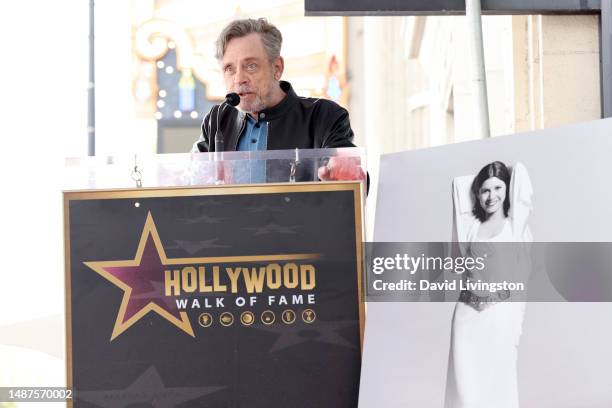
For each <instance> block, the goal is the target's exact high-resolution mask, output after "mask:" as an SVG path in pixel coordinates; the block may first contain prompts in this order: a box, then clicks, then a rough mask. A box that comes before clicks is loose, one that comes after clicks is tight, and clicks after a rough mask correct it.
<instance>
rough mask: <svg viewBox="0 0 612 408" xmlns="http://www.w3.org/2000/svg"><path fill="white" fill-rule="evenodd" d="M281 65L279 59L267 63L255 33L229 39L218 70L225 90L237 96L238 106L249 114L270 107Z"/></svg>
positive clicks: (264, 52) (263, 49) (261, 44)
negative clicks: (221, 75) (220, 71)
mask: <svg viewBox="0 0 612 408" xmlns="http://www.w3.org/2000/svg"><path fill="white" fill-rule="evenodd" d="M282 64H283V63H282V59H281V58H277V59H276V60H275V61H273V62H270V60H269V59H268V55H267V54H266V50H265V48H264V46H263V43H262V42H261V38H260V36H259V34H257V33H251V34H249V35H246V36H244V37H239V38H233V39H232V40H230V42H229V43H228V44H227V46H226V48H225V54H224V55H223V58H222V60H221V69H222V70H223V77H224V79H225V88H226V89H227V91H228V92H236V93H237V94H238V95H240V104H239V105H238V108H239V109H241V110H242V111H244V112H250V113H252V112H259V111H261V110H263V109H265V108H266V107H269V102H270V99H271V98H272V95H273V92H274V87H275V86H277V83H278V80H279V79H280V76H281V74H282V68H283V65H282Z"/></svg>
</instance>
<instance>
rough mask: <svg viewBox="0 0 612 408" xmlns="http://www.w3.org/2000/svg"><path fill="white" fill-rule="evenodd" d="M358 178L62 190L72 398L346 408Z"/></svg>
mask: <svg viewBox="0 0 612 408" xmlns="http://www.w3.org/2000/svg"><path fill="white" fill-rule="evenodd" d="M361 197H362V191H361V184H360V183H359V182H344V183H292V184H270V185H251V186H222V187H206V188H152V189H148V188H147V189H133V190H129V189H123V190H97V191H81V192H78V191H75V192H66V193H64V205H65V234H66V235H65V241H66V242H65V244H66V307H67V319H66V322H67V364H68V367H67V369H68V383H69V386H71V387H73V388H74V396H75V400H74V405H75V406H79V407H94V406H109V407H110V406H112V407H128V406H150V405H151V404H152V405H153V406H181V407H190V406H193V407H196V406H197V407H201V406H206V407H289V406H290V407H332V406H333V407H355V406H357V399H358V392H359V376H360V369H361V367H360V364H361V363H360V362H361V342H362V335H363V325H364V310H363V302H362V299H361V296H362V295H361V242H362V222H361V219H362V213H361Z"/></svg>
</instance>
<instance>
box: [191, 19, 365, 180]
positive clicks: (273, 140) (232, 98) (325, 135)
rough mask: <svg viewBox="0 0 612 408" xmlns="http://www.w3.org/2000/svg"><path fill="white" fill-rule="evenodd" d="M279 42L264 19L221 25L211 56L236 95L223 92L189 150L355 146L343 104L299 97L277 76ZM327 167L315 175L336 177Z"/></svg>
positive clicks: (281, 65) (279, 72)
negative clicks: (219, 101)
mask: <svg viewBox="0 0 612 408" xmlns="http://www.w3.org/2000/svg"><path fill="white" fill-rule="evenodd" d="M281 45H282V35H281V33H280V31H279V30H278V29H277V28H276V27H275V26H274V25H272V24H270V23H268V21H267V20H266V19H263V18H260V19H257V20H255V19H244V20H235V21H232V22H231V23H229V24H228V25H227V26H226V27H225V28H224V29H223V31H222V32H221V34H220V35H219V38H218V39H217V42H216V58H217V60H218V61H219V64H220V67H221V70H222V73H223V78H224V80H225V87H226V89H227V91H228V93H230V94H231V93H235V94H237V96H236V95H228V97H227V98H226V101H225V102H224V103H222V104H221V105H216V106H214V107H213V108H212V109H211V111H210V112H209V113H208V114H207V115H206V117H205V118H204V121H203V122H202V133H201V135H200V138H199V139H198V140H197V141H196V143H195V144H194V147H193V149H192V150H193V151H194V152H198V151H200V152H212V151H234V150H238V151H253V150H279V149H295V148H298V149H312V148H336V147H354V146H355V145H354V144H353V143H352V140H353V131H352V130H351V125H350V122H349V117H348V112H347V111H346V109H344V108H342V107H341V106H339V105H338V104H336V103H335V102H332V101H330V100H326V99H318V98H305V97H299V96H297V95H296V93H295V92H294V91H293V88H292V87H291V84H290V83H289V82H286V81H281V76H282V74H283V70H284V60H283V57H281V56H280V51H281ZM238 97H239V99H238ZM233 106H236V108H237V109H236V108H234V107H233ZM331 171H332V169H331V168H330V167H329V166H326V167H323V168H321V169H319V172H318V175H319V178H321V179H324V180H326V179H330V178H335V177H331V173H330V172H331Z"/></svg>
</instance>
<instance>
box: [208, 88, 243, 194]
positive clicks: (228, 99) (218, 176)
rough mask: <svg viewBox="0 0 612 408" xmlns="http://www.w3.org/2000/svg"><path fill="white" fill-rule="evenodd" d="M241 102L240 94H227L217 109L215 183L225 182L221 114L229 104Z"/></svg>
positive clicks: (214, 158) (214, 157) (235, 104)
mask: <svg viewBox="0 0 612 408" xmlns="http://www.w3.org/2000/svg"><path fill="white" fill-rule="evenodd" d="M239 103H240V96H238V94H236V93H229V94H227V95H226V96H225V101H223V103H222V104H221V105H219V109H217V129H216V131H215V152H214V154H213V160H214V162H215V184H225V168H224V165H223V151H224V150H225V138H224V137H223V131H222V130H221V116H222V115H223V111H225V108H227V107H228V106H230V105H231V106H237V105H238V104H239Z"/></svg>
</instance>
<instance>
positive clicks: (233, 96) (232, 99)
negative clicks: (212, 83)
mask: <svg viewBox="0 0 612 408" xmlns="http://www.w3.org/2000/svg"><path fill="white" fill-rule="evenodd" d="M225 103H227V104H228V105H231V106H238V104H239V103H240V95H238V94H237V93H236V92H231V93H228V94H227V95H225Z"/></svg>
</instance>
